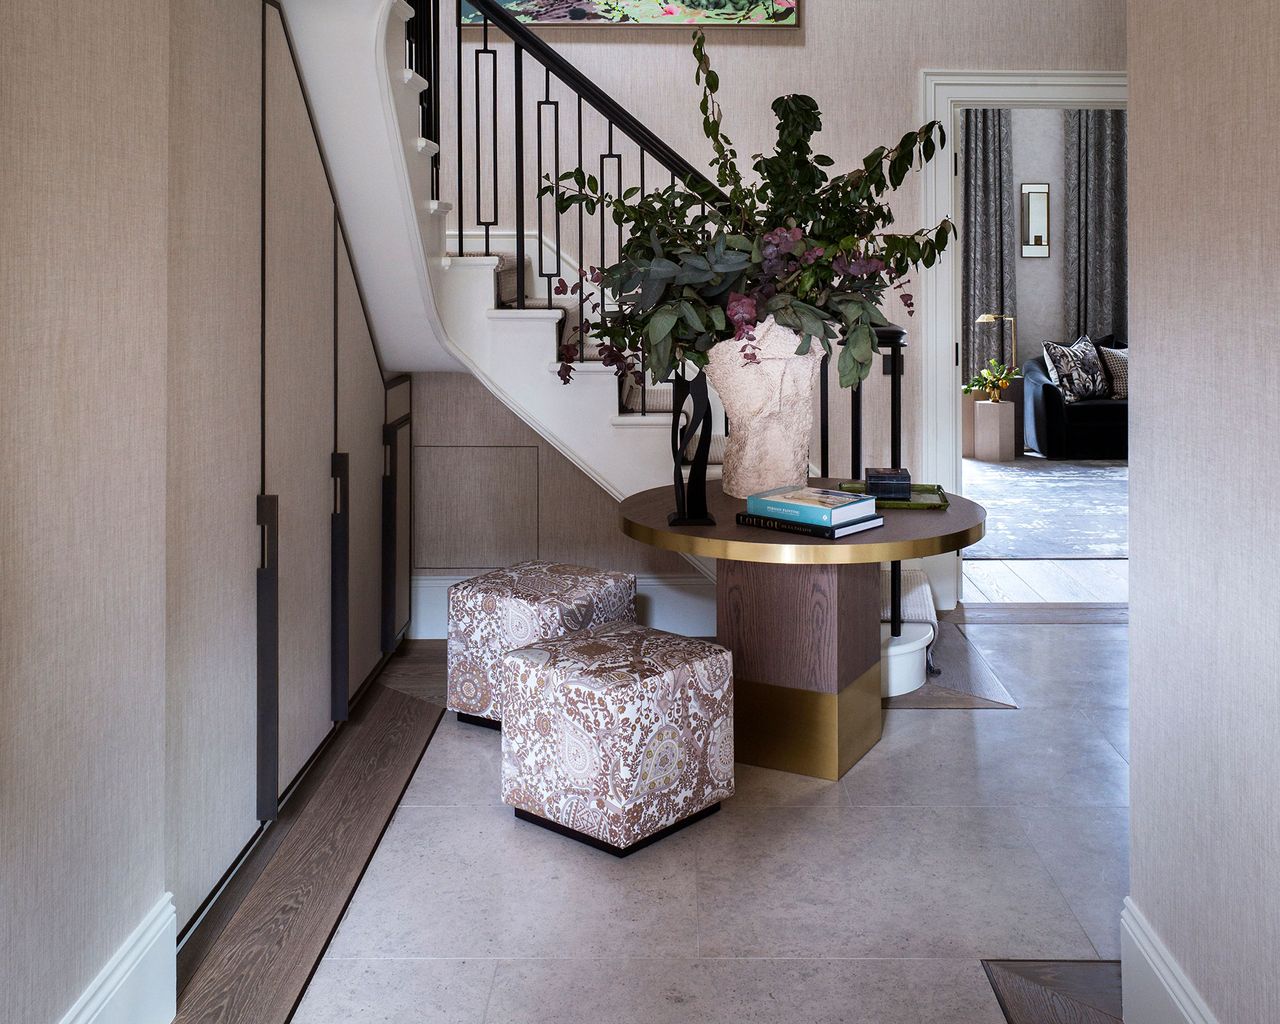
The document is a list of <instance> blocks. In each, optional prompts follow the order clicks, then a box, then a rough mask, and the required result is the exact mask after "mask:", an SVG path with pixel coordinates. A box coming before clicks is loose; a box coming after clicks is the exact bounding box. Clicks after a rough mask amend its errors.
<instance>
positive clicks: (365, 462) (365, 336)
mask: <svg viewBox="0 0 1280 1024" xmlns="http://www.w3.org/2000/svg"><path fill="white" fill-rule="evenodd" d="M337 258H338V274H337V294H336V297H335V301H336V302H337V318H336V321H335V323H336V325H337V388H338V396H337V397H338V408H337V415H338V420H337V435H336V436H337V441H336V450H337V451H338V452H341V453H344V454H345V455H346V456H347V481H346V494H345V495H343V496H342V497H343V500H344V501H345V503H346V509H345V511H346V516H347V520H346V531H347V569H346V584H347V592H346V597H347V615H346V629H347V636H346V644H345V646H346V655H347V665H346V696H347V697H348V698H350V696H351V695H352V694H354V693H355V691H356V690H357V689H358V688H359V687H360V686H361V684H362V683H364V681H365V680H366V679H368V677H369V674H370V673H371V672H373V670H374V669H375V668H377V666H378V662H379V661H380V660H381V658H382V635H381V630H382V615H381V608H382V468H383V459H384V447H383V443H382V426H383V423H384V422H385V421H386V412H387V409H386V404H387V392H386V388H385V386H384V385H383V380H382V370H381V369H380V368H379V366H378V358H377V355H376V354H375V352H374V347H373V338H372V337H370V334H369V326H368V324H367V323H366V321H365V316H364V310H363V308H362V306H361V302H360V292H359V290H358V288H357V287H356V278H355V273H354V271H353V270H352V267H351V258H350V256H349V255H348V254H347V247H346V245H345V242H344V239H343V238H342V236H341V234H339V236H338V247H337ZM335 621H336V620H335Z"/></svg>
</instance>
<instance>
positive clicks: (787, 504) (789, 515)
mask: <svg viewBox="0 0 1280 1024" xmlns="http://www.w3.org/2000/svg"><path fill="white" fill-rule="evenodd" d="M738 525H739V526H754V527H758V528H760V529H764V530H782V531H783V532H785V533H800V534H804V535H805V536H808V537H825V538H826V539H827V540H838V539H839V538H841V537H848V536H849V535H850V534H853V533H861V532H862V531H863V530H871V529H874V528H875V527H877V526H883V525H884V518H883V517H882V516H879V515H877V514H876V499H875V498H874V497H873V496H871V495H869V494H849V493H848V492H846V491H826V490H823V489H822V488H819V487H780V488H778V489H777V490H776V491H765V492H764V493H763V494H754V495H752V496H751V497H750V498H748V499H747V510H746V511H745V512H739V513H738Z"/></svg>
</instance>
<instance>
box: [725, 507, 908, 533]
mask: <svg viewBox="0 0 1280 1024" xmlns="http://www.w3.org/2000/svg"><path fill="white" fill-rule="evenodd" d="M738 525H739V526H753V527H755V528H756V529H757V530H779V531H781V532H782V533H798V534H802V535H803V536H805V537H821V538H822V539H824V540H839V539H840V538H841V537H848V536H850V535H851V534H855V533H861V532H862V531H863V530H874V529H875V528H876V527H877V526H883V525H884V516H878V515H876V514H875V513H872V514H871V515H869V516H867V517H866V518H865V519H855V520H854V521H853V522H851V523H845V524H844V525H843V526H812V525H810V524H809V523H796V522H792V521H791V520H789V519H772V518H770V517H769V516H757V515H752V514H751V513H750V512H739V513H738Z"/></svg>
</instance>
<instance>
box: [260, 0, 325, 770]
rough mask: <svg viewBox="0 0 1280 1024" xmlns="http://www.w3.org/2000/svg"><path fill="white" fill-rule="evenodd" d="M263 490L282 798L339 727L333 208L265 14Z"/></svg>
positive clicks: (285, 59)
mask: <svg viewBox="0 0 1280 1024" xmlns="http://www.w3.org/2000/svg"><path fill="white" fill-rule="evenodd" d="M265 32H266V40H265V52H266V60H265V82H264V86H265V94H266V102H265V112H266V124H265V139H266V151H265V179H264V180H265V188H266V194H265V212H266V216H265V225H264V236H265V237H264V252H265V282H266V284H265V297H266V307H265V337H264V342H263V353H264V363H265V365H264V371H263V378H264V390H263V408H264V420H263V423H264V438H265V459H264V488H263V489H264V491H265V492H266V493H267V494H272V495H275V496H277V499H278V510H279V511H278V515H279V526H278V534H277V536H278V542H279V606H278V637H279V646H278V657H279V687H278V701H279V704H278V708H279V733H278V744H279V745H278V777H277V791H278V792H282V791H283V790H284V789H285V788H286V787H287V786H288V785H289V783H290V782H291V781H292V780H293V778H294V777H295V776H296V775H297V774H298V772H299V771H300V770H301V769H302V768H303V766H304V765H305V764H306V763H307V760H308V759H309V758H310V757H311V755H312V753H313V752H314V751H315V749H316V747H317V746H318V745H319V744H320V743H321V741H322V740H323V739H324V737H325V735H326V734H327V733H328V731H329V728H330V725H331V721H332V720H331V717H330V711H331V686H330V667H331V652H330V604H329V601H330V588H331V583H332V581H331V560H330V514H331V511H332V508H333V479H332V471H333V466H332V458H331V456H332V453H333V450H334V347H333V346H334V295H333V292H334V289H333V281H334V276H335V269H334V268H335V244H334V230H333V223H334V208H333V200H332V198H331V197H330V193H329V187H328V182H327V180H326V178H325V172H324V165H323V163H322V162H321V159H320V153H319V151H318V149H317V147H316V141H315V137H314V135H313V133H312V130H311V123H310V120H309V119H308V115H307V108H306V103H305V101H304V99H303V95H302V89H301V86H300V85H299V82H298V78H297V75H296V74H295V72H294V67H293V61H292V58H291V56H290V53H289V47H288V41H287V39H286V38H285V33H284V27H283V25H282V24H281V22H280V15H279V13H278V12H277V11H276V10H275V9H274V8H270V7H268V8H267V9H266V28H265Z"/></svg>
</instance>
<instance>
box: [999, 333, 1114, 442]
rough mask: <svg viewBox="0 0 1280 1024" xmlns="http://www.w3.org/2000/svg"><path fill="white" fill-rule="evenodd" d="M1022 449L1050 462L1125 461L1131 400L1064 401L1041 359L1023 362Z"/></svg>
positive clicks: (1038, 357) (1042, 358)
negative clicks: (1023, 434)
mask: <svg viewBox="0 0 1280 1024" xmlns="http://www.w3.org/2000/svg"><path fill="white" fill-rule="evenodd" d="M1022 376H1023V395H1024V398H1023V406H1022V415H1023V421H1024V428H1025V433H1026V446H1027V447H1028V448H1031V449H1034V450H1035V451H1037V452H1039V453H1040V454H1041V455H1043V456H1044V457H1045V458H1048V459H1127V458H1128V457H1129V402H1128V400H1127V399H1124V398H1095V399H1086V400H1084V401H1080V402H1070V403H1068V402H1067V400H1066V398H1065V397H1064V396H1063V394H1062V389H1061V388H1059V387H1058V386H1057V385H1056V384H1054V383H1053V381H1052V380H1050V379H1049V370H1048V367H1047V366H1046V365H1045V360H1044V356H1043V355H1040V356H1037V357H1036V358H1034V359H1029V360H1027V361H1026V362H1025V363H1023V364H1022Z"/></svg>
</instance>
